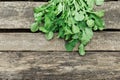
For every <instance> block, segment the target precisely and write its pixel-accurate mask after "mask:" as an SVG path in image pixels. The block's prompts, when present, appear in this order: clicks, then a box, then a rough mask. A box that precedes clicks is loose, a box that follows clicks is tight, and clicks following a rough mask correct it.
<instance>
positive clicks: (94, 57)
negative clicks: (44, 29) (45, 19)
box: [0, 0, 120, 80]
mask: <svg viewBox="0 0 120 80" xmlns="http://www.w3.org/2000/svg"><path fill="white" fill-rule="evenodd" d="M106 1H108V0H106ZM44 3H45V2H33V1H26V2H25V1H20V2H18V1H12V2H10V1H4V0H2V1H1V2H0V80H120V1H119V0H118V1H113V0H109V1H108V2H105V4H104V5H103V6H99V7H97V6H96V8H95V9H96V10H100V9H104V10H105V17H104V20H105V22H106V29H105V30H104V31H98V32H94V37H93V39H92V40H91V42H90V43H89V44H88V45H87V46H86V50H87V52H86V53H87V55H86V56H83V57H82V56H79V55H78V52H76V50H77V49H76V48H75V49H74V51H73V52H66V50H65V48H64V41H63V40H61V39H57V38H56V37H55V38H54V39H53V40H51V41H47V40H46V39H45V37H44V34H42V33H40V32H39V33H31V32H30V30H29V28H30V25H31V24H32V23H33V22H34V18H33V7H35V6H39V5H42V4H44Z"/></svg>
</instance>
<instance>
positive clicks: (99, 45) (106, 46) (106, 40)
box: [0, 31, 120, 51]
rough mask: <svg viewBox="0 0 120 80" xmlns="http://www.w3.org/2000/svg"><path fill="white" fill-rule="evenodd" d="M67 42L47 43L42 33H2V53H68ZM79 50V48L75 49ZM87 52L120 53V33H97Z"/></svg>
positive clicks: (57, 40)
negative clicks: (65, 45) (106, 51)
mask: <svg viewBox="0 0 120 80" xmlns="http://www.w3.org/2000/svg"><path fill="white" fill-rule="evenodd" d="M64 44H65V41H64V40H63V39H57V38H56V37H55V38H54V39H53V40H51V41H47V40H46V39H45V37H44V34H42V33H1V34H0V50H1V51H9V50H11V51H66V50H65V47H64ZM75 50H77V48H75ZM86 50H88V51H89V50H93V51H95V50H103V51H105V50H108V51H116V50H117V51H120V32H105V31H103V32H95V34H94V36H93V39H92V41H91V42H90V43H89V44H88V45H87V46H86Z"/></svg>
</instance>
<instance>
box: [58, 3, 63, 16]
mask: <svg viewBox="0 0 120 80" xmlns="http://www.w3.org/2000/svg"><path fill="white" fill-rule="evenodd" d="M62 10H63V5H62V3H59V5H58V14H59V13H61V12H62Z"/></svg>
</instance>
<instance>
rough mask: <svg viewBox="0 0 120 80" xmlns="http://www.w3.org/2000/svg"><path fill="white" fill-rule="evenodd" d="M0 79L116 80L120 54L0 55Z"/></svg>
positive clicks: (38, 53) (49, 53) (14, 53)
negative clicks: (81, 55)
mask: <svg viewBox="0 0 120 80" xmlns="http://www.w3.org/2000/svg"><path fill="white" fill-rule="evenodd" d="M89 54H90V55H89ZM0 79H1V80H119V79H120V52H88V54H87V55H86V56H85V57H80V56H79V55H78V54H77V53H76V52H71V53H67V52H0Z"/></svg>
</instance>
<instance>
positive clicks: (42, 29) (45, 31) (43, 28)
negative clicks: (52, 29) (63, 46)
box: [39, 27, 48, 33]
mask: <svg viewBox="0 0 120 80" xmlns="http://www.w3.org/2000/svg"><path fill="white" fill-rule="evenodd" d="M39 30H40V31H42V32H44V33H48V31H47V29H45V27H39Z"/></svg>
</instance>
